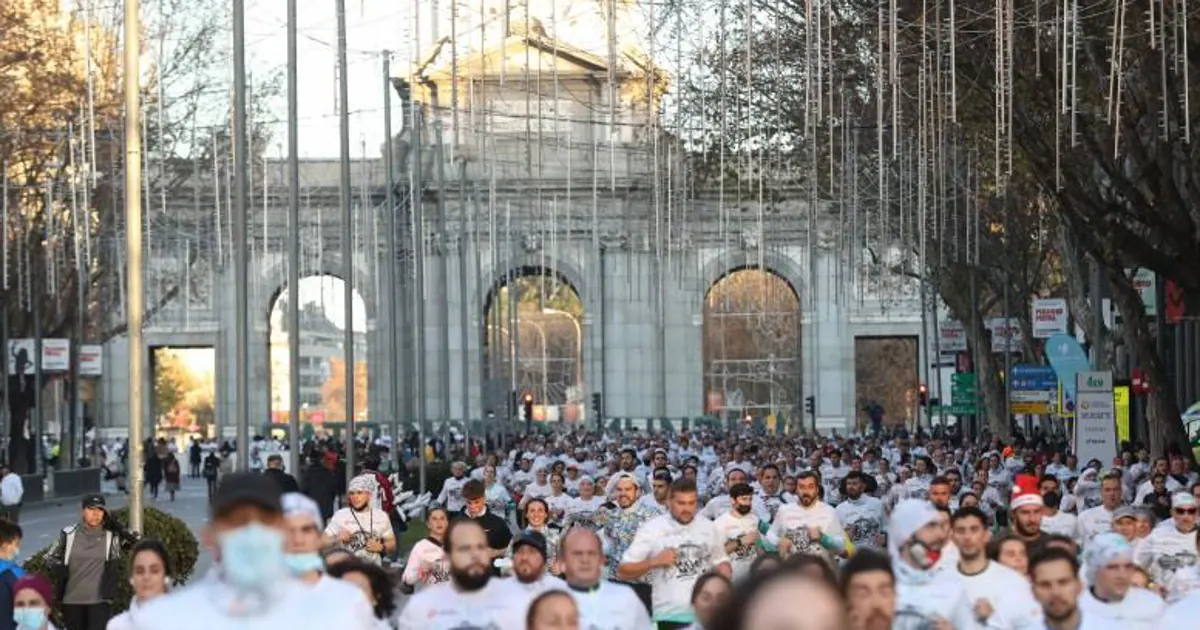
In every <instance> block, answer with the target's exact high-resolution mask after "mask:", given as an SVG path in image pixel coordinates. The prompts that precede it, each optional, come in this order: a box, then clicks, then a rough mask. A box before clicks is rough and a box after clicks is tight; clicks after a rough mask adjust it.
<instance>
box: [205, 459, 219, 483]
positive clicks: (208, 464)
mask: <svg viewBox="0 0 1200 630" xmlns="http://www.w3.org/2000/svg"><path fill="white" fill-rule="evenodd" d="M216 476H217V462H216V461H214V460H211V459H206V460H204V477H205V478H206V479H215V478H216Z"/></svg>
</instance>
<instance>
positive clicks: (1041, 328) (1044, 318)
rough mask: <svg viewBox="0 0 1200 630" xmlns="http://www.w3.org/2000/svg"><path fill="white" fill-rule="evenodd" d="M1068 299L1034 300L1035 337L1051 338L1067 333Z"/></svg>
mask: <svg viewBox="0 0 1200 630" xmlns="http://www.w3.org/2000/svg"><path fill="white" fill-rule="evenodd" d="M1068 314H1069V311H1068V310H1067V301H1066V300H1064V299H1062V298H1037V299H1035V300H1034V301H1033V338H1034V339H1049V338H1050V337H1053V336H1054V335H1065V334H1067V319H1068V317H1067V316H1068Z"/></svg>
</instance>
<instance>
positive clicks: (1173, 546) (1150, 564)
mask: <svg viewBox="0 0 1200 630" xmlns="http://www.w3.org/2000/svg"><path fill="white" fill-rule="evenodd" d="M1196 511H1197V506H1196V499H1195V497H1193V496H1192V495H1191V494H1190V493H1187V492H1177V493H1175V494H1174V495H1173V496H1172V497H1171V519H1172V525H1170V526H1167V525H1164V526H1160V527H1156V528H1155V529H1154V531H1152V532H1150V535H1149V536H1147V537H1146V538H1144V539H1143V540H1142V541H1141V542H1140V543H1138V547H1137V550H1136V551H1135V552H1134V555H1133V561H1134V562H1136V563H1137V565H1138V566H1140V567H1142V568H1143V569H1146V573H1148V574H1149V575H1150V579H1151V580H1152V581H1153V582H1154V583H1155V584H1161V585H1163V586H1165V587H1166V588H1167V601H1170V602H1173V601H1176V600H1178V599H1180V598H1181V597H1183V595H1184V594H1185V593H1186V591H1187V590H1189V589H1191V588H1194V587H1196V586H1197V585H1195V584H1192V583H1191V580H1187V579H1179V578H1180V577H1181V576H1182V574H1185V573H1187V572H1188V569H1190V568H1191V567H1192V566H1194V565H1195V564H1196Z"/></svg>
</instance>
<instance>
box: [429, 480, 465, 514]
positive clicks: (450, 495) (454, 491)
mask: <svg viewBox="0 0 1200 630" xmlns="http://www.w3.org/2000/svg"><path fill="white" fill-rule="evenodd" d="M468 481H470V478H468V477H463V478H461V479H459V478H457V477H450V478H449V479H447V480H446V481H444V482H443V483H442V492H441V494H439V495H438V498H437V503H438V504H440V505H444V506H446V509H447V510H449V511H451V512H461V511H462V509H463V508H464V507H466V505H467V501H466V499H463V494H462V490H463V486H465V485H467V482H468Z"/></svg>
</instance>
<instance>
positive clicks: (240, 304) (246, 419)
mask: <svg viewBox="0 0 1200 630" xmlns="http://www.w3.org/2000/svg"><path fill="white" fill-rule="evenodd" d="M249 147H250V143H249V142H248V141H247V138H246V6H245V1H244V0H233V289H234V290H233V314H234V318H235V324H234V359H233V360H234V367H233V371H234V374H235V375H236V376H237V381H236V383H235V385H234V388H235V389H234V402H235V405H234V412H233V418H234V424H235V425H236V427H237V469H238V470H239V471H242V472H245V471H247V470H250V354H249V349H250V295H249V290H250V274H249V265H250V260H249V258H250V250H249V249H248V243H247V240H248V238H247V232H246V229H247V225H248V217H247V216H246V212H247V208H246V201H247V196H248V195H249V189H248V183H249V172H248V170H249V165H250V162H249V160H248V159H247V157H248V156H247V155H246V151H247V150H248V149H249Z"/></svg>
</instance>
